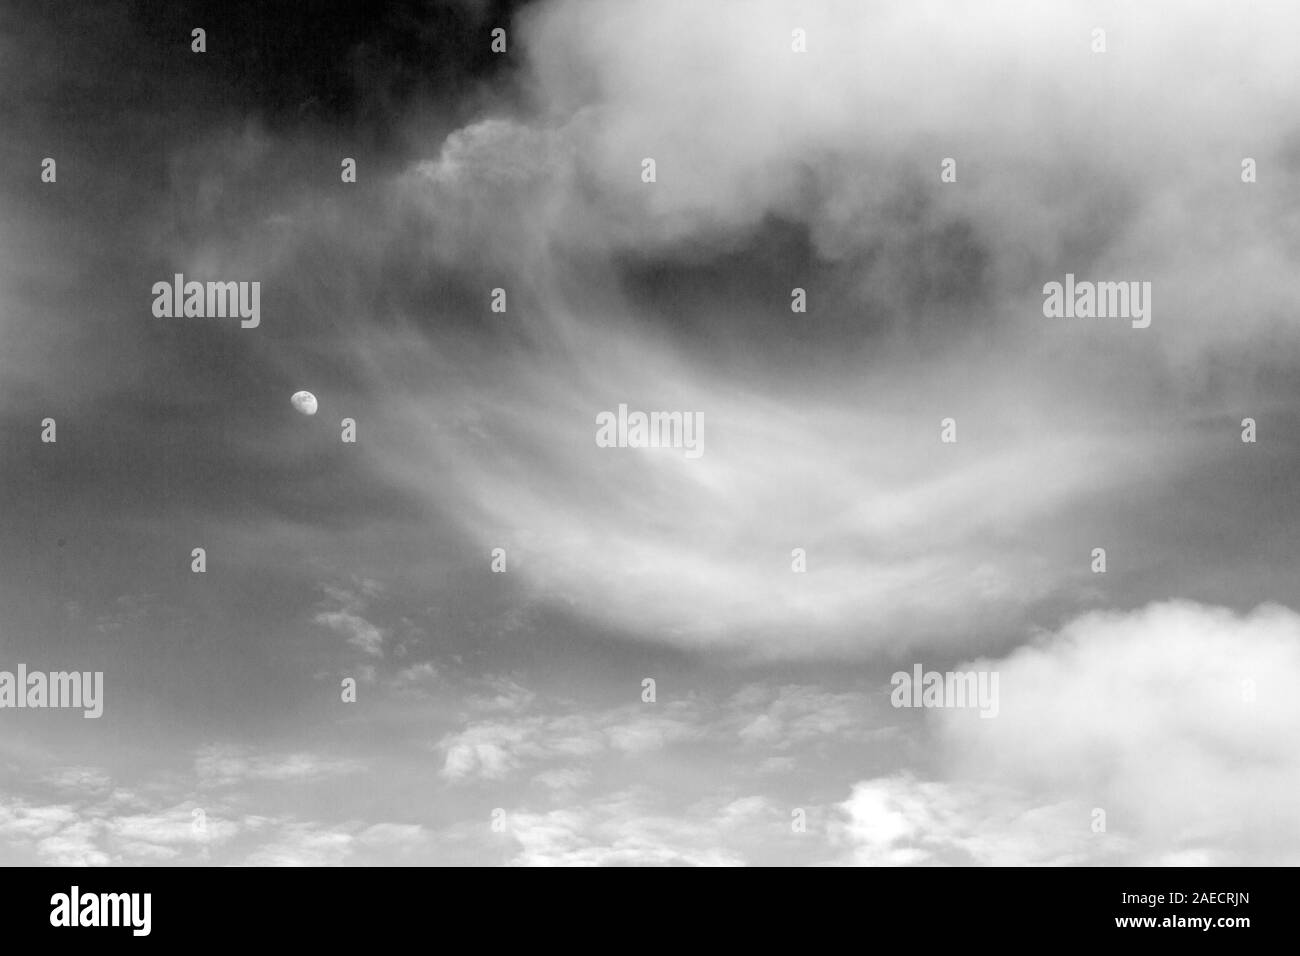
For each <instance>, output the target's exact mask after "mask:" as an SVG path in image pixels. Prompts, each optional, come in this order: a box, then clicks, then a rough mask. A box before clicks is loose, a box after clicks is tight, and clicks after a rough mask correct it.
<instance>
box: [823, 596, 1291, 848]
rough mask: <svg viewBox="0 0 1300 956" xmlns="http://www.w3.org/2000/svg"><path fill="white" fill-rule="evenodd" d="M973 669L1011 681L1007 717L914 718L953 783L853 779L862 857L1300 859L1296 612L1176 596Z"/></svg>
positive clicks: (1098, 617) (854, 821) (847, 821)
mask: <svg viewBox="0 0 1300 956" xmlns="http://www.w3.org/2000/svg"><path fill="white" fill-rule="evenodd" d="M961 669H988V670H993V671H997V672H998V673H999V674H1000V688H1001V690H1000V697H1001V711H1000V713H999V715H998V717H997V718H996V719H993V720H979V719H978V718H976V719H971V718H972V717H974V716H975V715H973V714H972V713H970V712H966V711H956V710H934V711H912V712H909V713H915V714H917V715H921V714H924V715H925V719H926V720H927V722H928V723H929V724H930V729H931V730H932V732H933V738H934V739H933V742H932V746H933V749H934V751H935V752H936V753H937V754H938V755H939V757H940V759H941V761H942V763H943V767H944V770H943V773H942V774H941V775H940V777H939V779H936V780H931V781H919V782H918V781H917V780H916V779H913V778H912V777H911V776H910V775H908V774H906V773H904V774H896V775H891V776H885V777H879V778H874V779H871V780H864V781H862V782H861V783H859V784H858V785H857V786H855V787H854V788H853V793H852V795H851V796H850V798H849V799H848V800H847V801H845V802H844V803H843V804H841V806H840V811H841V815H842V816H841V823H842V826H843V829H842V830H840V831H838V832H839V835H840V836H841V837H843V838H844V839H845V840H846V841H847V843H848V844H849V845H851V847H852V850H851V853H850V858H851V859H852V860H853V861H854V862H859V863H870V864H878V863H933V862H943V863H968V864H969V863H974V864H980V865H1016V864H1037V863H1063V864H1077V863H1089V864H1092V863H1108V864H1117V865H1138V866H1149V865H1176V864H1179V863H1183V864H1187V863H1192V862H1194V863H1198V864H1204V865H1214V866H1229V865H1286V864H1288V863H1294V862H1295V861H1296V860H1297V859H1300V810H1297V807H1296V805H1295V802H1294V801H1293V800H1291V799H1290V798H1289V796H1288V795H1289V794H1292V793H1295V792H1297V788H1300V755H1298V754H1297V752H1296V750H1295V748H1294V747H1293V746H1291V745H1290V737H1291V736H1292V731H1293V729H1294V728H1295V727H1297V726H1300V700H1298V699H1297V698H1296V695H1295V694H1294V693H1293V690H1294V688H1295V687H1296V686H1297V684H1298V683H1300V614H1297V613H1296V612H1295V611H1292V610H1290V609H1288V608H1283V607H1280V606H1277V605H1266V606H1262V607H1260V608H1257V609H1256V610H1255V611H1253V612H1252V613H1250V614H1247V615H1238V614H1235V613H1234V612H1232V611H1230V610H1228V609H1225V608H1218V607H1208V606H1205V605H1200V604H1195V603H1192V602H1186V601H1171V602H1164V603H1157V604H1152V605H1149V606H1147V607H1145V608H1142V609H1139V610H1136V611H1131V612H1104V613H1095V614H1089V615H1085V616H1082V617H1080V618H1078V619H1076V620H1074V621H1072V622H1070V623H1069V624H1067V625H1066V626H1065V627H1063V628H1061V629H1060V630H1059V631H1058V632H1056V633H1054V634H1051V635H1045V636H1044V637H1043V638H1041V639H1040V640H1039V641H1037V642H1035V643H1034V644H1033V645H1032V646H1028V647H1022V648H1019V649H1017V650H1015V651H1013V652H1012V653H1011V654H1009V655H1008V656H1007V657H1005V658H1001V659H980V660H976V661H974V662H972V663H970V664H968V665H963V667H962V668H961ZM1096 811H1103V812H1104V825H1105V828H1104V832H1100V831H1097V830H1095V829H1094V826H1095V822H1096V821H1098V820H1102V819H1103V818H1101V817H1098V816H1097V814H1096Z"/></svg>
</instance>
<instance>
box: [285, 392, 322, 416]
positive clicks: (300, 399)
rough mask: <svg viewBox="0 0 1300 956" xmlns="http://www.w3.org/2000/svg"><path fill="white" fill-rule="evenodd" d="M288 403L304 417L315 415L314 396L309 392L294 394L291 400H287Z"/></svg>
mask: <svg viewBox="0 0 1300 956" xmlns="http://www.w3.org/2000/svg"><path fill="white" fill-rule="evenodd" d="M289 401H290V402H292V403H293V407H294V408H296V409H298V411H300V412H302V413H303V414H304V415H315V414H316V409H317V407H318V406H317V404H316V396H315V395H313V394H312V393H311V392H294V393H293V398H291V399H289Z"/></svg>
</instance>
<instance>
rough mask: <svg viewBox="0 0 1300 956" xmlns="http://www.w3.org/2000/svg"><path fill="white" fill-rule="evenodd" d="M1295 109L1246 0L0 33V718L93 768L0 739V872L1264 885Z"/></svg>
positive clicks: (1294, 20)
mask: <svg viewBox="0 0 1300 956" xmlns="http://www.w3.org/2000/svg"><path fill="white" fill-rule="evenodd" d="M498 27H499V28H502V29H504V30H505V31H506V36H507V51H506V52H505V53H494V52H493V51H492V50H491V42H492V41H491V31H492V30H493V29H495V28H498ZM196 28H201V29H203V30H204V31H205V33H206V50H205V52H202V53H196V52H193V51H192V49H191V42H192V33H191V31H192V30H194V29H196ZM1099 28H1100V29H1103V30H1104V31H1105V51H1104V52H1099V51H1096V50H1095V49H1094V46H1095V33H1094V31H1095V30H1096V29H1099ZM795 31H804V36H806V50H804V51H801V52H796V50H795V49H793V47H794V46H795V45H796V44H795V43H794V42H792V37H794V36H795ZM1298 62H1300V7H1296V6H1295V5H1294V4H1291V3H1261V2H1248V3H1241V4H1233V5H1230V6H1229V5H1226V4H1223V3H1221V2H1216V3H1211V2H1203V0H1178V2H1173V0H1167V2H1152V3H1141V4H1138V3H1133V2H1086V3H1085V2H1059V3H1052V4H1045V3H1042V2H1031V0H1007V2H999V3H983V4H972V3H959V2H946V0H925V2H915V0H913V2H908V0H896V2H895V0H889V2H877V0H808V2H783V0H743V2H742V0H608V2H596V0H535V2H529V3H506V2H485V0H445V2H431V0H430V2H400V3H353V4H343V3H313V4H304V3H301V2H274V0H262V2H258V3H229V2H225V3H215V2H214V3H199V2H183V0H182V2H162V0H150V2H127V0H103V2H96V3H73V2H62V0H56V2H39V3H38V2H25V0H2V2H0V171H2V172H3V176H0V212H2V213H3V214H2V215H0V448H2V449H3V454H0V669H7V670H14V669H15V668H16V667H17V665H18V664H20V663H22V664H25V665H26V666H27V667H28V668H29V669H32V670H42V671H60V670H78V671H102V672H103V673H104V712H103V716H102V717H100V718H98V719H85V718H83V716H82V714H81V712H80V711H72V710H69V711H60V710H39V709H23V710H18V709H3V710H0V724H2V726H0V861H2V862H6V863H18V864H26V863H50V864H81V863H84V864H101V865H104V864H175V865H188V864H357V865H360V864H423V863H448V864H574V863H582V864H733V863H749V864H801V865H802V864H809V865H812V864H872V865H875V864H882V865H889V864H899V865H905V864H975V865H989V864H1129V865H1158V864H1209V865H1220V864H1283V863H1289V864H1295V863H1297V862H1300V804H1297V802H1296V799H1295V797H1296V794H1297V793H1300V748H1297V745H1296V739H1297V738H1296V734H1297V731H1300V693H1297V686H1298V685H1300V594H1297V588H1296V582H1297V574H1298V573H1300V560H1298V559H1297V547H1296V544H1297V540H1298V535H1300V510H1298V509H1296V508H1295V507H1294V502H1295V501H1296V496H1297V493H1300V477H1298V472H1297V466H1298V465H1300V378H1297V374H1296V373H1297V371H1298V370H1300V324H1298V323H1297V300H1298V299H1300V110H1298V109H1297V102H1298V99H1300V77H1298V74H1297V66H1296V64H1297V63H1298ZM47 157H49V158H53V159H55V160H56V163H57V179H56V181H55V182H43V181H42V176H41V173H42V161H43V160H44V159H45V158H47ZM345 158H352V159H354V160H355V162H356V169H357V175H356V182H355V183H349V182H343V181H342V176H341V174H340V168H341V163H342V161H343V160H344V159H345ZM646 158H653V159H654V161H655V180H654V181H653V182H645V181H644V179H643V160H644V159H646ZM946 158H952V159H954V160H955V163H956V166H955V168H956V181H955V182H944V181H943V180H942V179H941V175H940V174H941V163H942V162H943V160H944V159H946ZM1246 159H1251V160H1253V161H1254V168H1256V170H1257V179H1256V181H1254V182H1243V161H1244V160H1246ZM176 273H181V274H183V275H184V276H185V277H186V278H187V279H197V280H222V281H257V282H259V283H260V289H261V305H260V310H261V315H260V324H259V325H258V327H257V328H247V329H246V328H241V327H240V323H239V322H238V321H237V320H228V319H210V318H197V317H188V318H187V317H171V318H160V317H157V316H155V315H154V314H153V312H152V309H151V306H152V304H153V298H154V297H153V295H152V293H151V287H152V286H153V284H154V283H155V282H158V281H167V282H170V281H171V279H172V276H173V275H174V274H176ZM1067 273H1068V274H1073V275H1075V276H1077V277H1078V278H1079V279H1080V280H1081V281H1082V280H1096V281H1130V280H1132V281H1143V282H1150V283H1151V288H1152V290H1153V291H1152V300H1151V304H1152V310H1151V324H1150V327H1148V328H1134V327H1132V325H1131V324H1130V322H1129V321H1128V320H1127V319H1123V318H1118V319H1117V318H1049V317H1046V316H1045V315H1044V293H1043V286H1044V284H1045V283H1049V282H1053V281H1063V280H1064V277H1065V276H1066V274H1067ZM498 288H500V289H504V290H505V292H506V296H507V303H508V305H507V309H506V311H505V312H494V311H493V310H492V308H491V303H492V299H493V295H492V293H493V290H494V289H498ZM796 288H800V289H803V290H805V292H806V300H807V311H806V312H794V311H792V308H791V302H792V299H791V293H792V290H793V289H796ZM299 389H307V390H310V391H311V392H313V393H314V394H315V395H316V396H317V398H318V400H319V404H320V411H319V412H318V413H317V414H316V415H315V416H312V417H307V416H304V415H301V414H299V413H298V412H297V411H295V409H294V408H293V406H292V405H291V404H290V401H289V397H290V396H291V395H292V394H293V393H294V392H296V391H298V390H299ZM620 404H625V405H627V406H629V407H630V408H632V409H646V410H649V409H664V410H682V411H690V412H693V413H697V414H699V415H701V416H702V418H703V421H704V423H705V427H704V432H703V441H704V444H703V448H704V454H703V455H702V456H700V457H698V458H690V457H688V456H685V455H683V454H682V452H681V450H679V449H665V448H658V449H655V448H603V447H599V446H598V444H597V443H596V442H595V441H594V440H593V438H594V436H595V433H596V416H598V415H599V414H600V413H601V412H603V411H609V410H616V409H617V408H618V406H619V405H620ZM46 418H52V419H54V420H55V421H56V423H57V441H56V442H54V443H49V442H43V441H42V440H41V436H42V425H41V423H42V421H43V420H44V419H46ZM344 418H351V419H353V420H354V421H355V422H356V441H355V443H347V442H343V441H341V427H340V423H341V421H342V420H343V419H344ZM946 418H952V419H954V420H955V423H956V435H957V439H958V440H957V441H956V442H953V443H948V442H942V441H941V440H940V436H941V426H940V423H941V421H942V420H944V419H946ZM1245 418H1251V419H1253V420H1254V421H1255V423H1256V427H1257V440H1256V441H1255V442H1243V441H1242V431H1243V425H1242V421H1243V419H1245ZM197 547H202V548H203V549H205V552H206V559H207V565H206V571H204V572H203V573H194V572H193V571H192V564H191V553H192V550H193V549H194V548H197ZM495 548H501V549H504V551H505V553H506V561H507V570H506V572H505V573H494V572H493V571H492V570H491V567H490V564H491V555H492V552H493V549H495ZM796 548H799V549H803V550H804V552H805V553H806V568H807V569H806V571H805V572H802V573H796V572H795V571H794V570H792V551H793V550H794V549H796ZM1096 548H1104V549H1105V551H1106V561H1107V564H1106V571H1105V573H1095V571H1094V570H1093V568H1094V557H1093V551H1094V549H1096ZM917 664H920V665H922V666H923V667H924V668H926V669H934V670H939V671H952V670H981V671H990V672H996V673H997V674H998V675H999V677H1000V682H999V688H1000V704H999V710H998V714H997V716H996V718H994V719H982V718H980V716H979V715H978V713H976V712H974V711H972V710H970V709H965V710H962V709H943V708H937V709H936V708H895V707H893V706H891V700H890V696H891V675H892V674H893V673H894V672H896V671H900V670H902V671H907V672H911V671H912V669H913V667H914V666H915V665H917ZM348 678H351V679H353V680H355V681H356V684H357V688H356V700H355V702H344V701H343V700H342V696H343V695H342V693H341V690H340V688H341V682H343V681H344V680H345V679H348ZM646 679H652V680H654V682H655V700H654V701H653V702H646V701H645V700H643V681H644V680H646ZM1099 809H1100V810H1102V811H1104V814H1105V817H1104V819H1105V827H1104V830H1099V829H1098V827H1097V825H1096V821H1097V819H1098V817H1097V815H1096V811H1097V810H1099ZM196 811H197V812H196ZM494 811H503V813H496V814H495V815H494ZM796 811H802V812H803V817H804V818H805V819H806V829H804V830H803V832H800V831H799V828H797V827H795V826H793V825H792V820H794V819H797V818H798V814H797V813H796ZM200 822H201V823H202V825H201V826H200V825H198V824H199V823H200ZM494 822H495V823H497V824H498V825H496V826H494Z"/></svg>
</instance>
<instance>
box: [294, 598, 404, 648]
mask: <svg viewBox="0 0 1300 956" xmlns="http://www.w3.org/2000/svg"><path fill="white" fill-rule="evenodd" d="M378 593H379V591H378V590H377V585H376V584H375V583H374V582H363V583H362V585H361V586H360V587H358V588H357V589H356V590H349V589H347V588H341V587H332V586H328V585H327V586H326V587H325V594H326V599H327V604H333V605H334V607H333V608H332V609H326V610H321V611H318V612H317V613H316V615H315V617H313V618H312V620H313V621H314V622H315V623H317V624H319V625H321V626H322V627H328V628H329V629H330V630H332V631H334V632H336V633H338V634H342V635H344V636H345V637H346V638H347V642H348V643H349V644H350V645H352V646H353V647H355V648H357V649H358V650H360V651H362V652H363V653H365V654H370V655H373V656H375V657H382V656H383V653H384V640H385V638H386V637H387V632H386V631H385V630H384V629H382V628H379V627H376V626H375V625H374V624H371V623H370V622H369V621H367V620H366V619H365V618H364V617H362V616H361V614H362V612H363V611H365V609H366V608H367V606H368V605H369V603H370V599H371V598H373V597H374V596H375V595H377V594H378Z"/></svg>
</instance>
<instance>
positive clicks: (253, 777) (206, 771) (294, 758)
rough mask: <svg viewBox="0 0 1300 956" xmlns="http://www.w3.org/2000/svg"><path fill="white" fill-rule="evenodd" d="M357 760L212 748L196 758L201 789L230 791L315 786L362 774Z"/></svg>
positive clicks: (240, 748)
mask: <svg viewBox="0 0 1300 956" xmlns="http://www.w3.org/2000/svg"><path fill="white" fill-rule="evenodd" d="M362 769H363V765H362V764H361V763H359V762H357V761H355V760H351V759H347V758H342V757H330V756H323V755H319V754H312V753H289V754H258V753H255V752H253V751H251V750H249V749H248V748H244V747H239V746H234V745H219V744H212V745H209V746H206V747H204V748H202V749H201V750H200V751H199V753H198V755H197V756H196V757H195V758H194V772H195V775H196V777H197V778H198V782H199V784H200V786H209V787H229V786H237V785H240V784H244V783H248V782H250V781H265V780H270V781H276V782H281V783H284V782H290V781H293V782H311V781H315V780H321V779H323V778H326V777H335V776H341V775H344V774H352V773H358V772H360V771H361V770H362Z"/></svg>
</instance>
